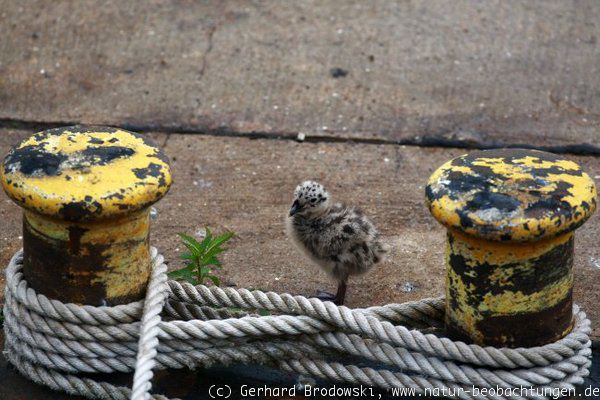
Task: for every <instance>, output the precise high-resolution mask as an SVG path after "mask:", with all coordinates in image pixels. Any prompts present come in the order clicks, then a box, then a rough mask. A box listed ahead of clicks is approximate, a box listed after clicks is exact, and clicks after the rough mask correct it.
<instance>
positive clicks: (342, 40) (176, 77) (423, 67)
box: [0, 0, 600, 152]
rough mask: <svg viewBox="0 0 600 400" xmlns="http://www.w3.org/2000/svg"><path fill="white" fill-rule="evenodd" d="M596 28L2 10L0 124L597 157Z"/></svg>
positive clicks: (164, 10) (319, 8)
mask: <svg viewBox="0 0 600 400" xmlns="http://www.w3.org/2000/svg"><path fill="white" fill-rule="evenodd" d="M599 13H600V3H598V2H595V1H593V0H583V1H578V2H576V3H571V2H563V1H558V0H556V1H513V2H504V1H493V2H491V1H490V2H483V3H482V2H473V1H467V0H463V1H451V0H444V1H441V0H438V1H433V2H413V1H402V2H398V1H375V2H359V1H356V2H344V3H343V4H340V3H339V2H337V1H325V2H323V1H305V2H294V3H290V2H258V3H253V4H251V3H248V2H240V1H228V2H216V1H215V2H185V3H181V2H175V1H173V2H163V1H151V2H121V1H109V2H97V3H89V2H85V3H84V2H74V1H58V2H44V1H34V0H28V1H19V2H14V1H12V2H11V1H3V2H2V7H0V19H1V21H2V23H1V24H0V35H1V36H2V38H3V40H2V41H1V43H0V76H1V79H0V103H1V104H2V107H1V108H0V118H3V119H8V120H26V121H42V122H44V121H45V122H53V121H59V122H60V121H76V122H83V123H99V124H112V125H128V126H130V127H131V126H133V127H138V128H146V129H150V130H152V129H157V130H161V129H162V130H168V129H171V128H173V129H176V130H183V129H185V130H190V131H213V132H225V131H229V132H231V131H233V132H242V133H246V132H252V131H258V132H264V133H268V134H273V135H277V134H292V135H293V134H295V133H297V132H299V131H301V132H305V133H306V134H308V135H325V136H335V137H359V138H378V139H382V140H407V141H410V142H417V143H423V142H424V143H438V142H439V141H440V140H442V141H445V142H449V143H454V144H457V143H459V144H462V145H477V146H481V145H490V144H491V145H495V144H499V143H504V144H506V143H527V144H532V145H538V146H548V145H555V146H561V145H566V144H581V143H591V144H595V145H600V139H599V137H598V134H597V131H598V128H599V126H600V93H599V92H598V90H597V88H598V87H600V73H598V72H599V71H598V57H599V56H600V52H599V49H600V47H599V46H598V40H599V37H600V23H599V21H598V18H597V15H598V14H599ZM7 122H8V121H7V120H5V121H4V124H5V125H6V123H7ZM596 151H597V152H598V151H600V150H598V148H597V149H596Z"/></svg>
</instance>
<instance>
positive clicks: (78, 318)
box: [4, 248, 591, 400]
mask: <svg viewBox="0 0 600 400" xmlns="http://www.w3.org/2000/svg"><path fill="white" fill-rule="evenodd" d="M151 256H152V260H153V270H152V276H151V279H150V282H149V285H148V289H147V292H146V298H145V300H144V301H138V302H134V303H130V304H124V305H119V306H115V307H93V306H87V305H84V306H81V305H76V304H65V303H62V302H60V301H57V300H54V299H49V298H47V297H46V296H44V295H42V294H38V293H36V292H35V291H34V290H33V289H32V288H30V287H29V286H28V284H27V282H26V281H25V280H24V278H23V273H22V264H23V253H22V251H19V252H17V253H16V254H15V255H14V256H13V258H12V259H11V261H10V263H9V265H8V267H7V269H6V289H5V304H4V315H5V322H4V331H5V341H6V343H5V353H6V356H7V358H8V360H9V361H10V362H11V363H12V364H13V365H14V366H15V367H16V368H17V369H18V370H19V371H20V372H21V373H22V374H23V375H25V376H26V377H28V378H29V379H31V380H32V381H34V382H36V383H38V384H42V385H45V386H47V387H49V388H51V389H54V390H58V391H63V392H66V393H68V394H72V395H80V396H85V397H87V398H90V399H115V400H121V399H122V400H126V399H132V400H147V399H155V400H167V398H166V397H164V396H162V395H157V394H153V395H151V394H149V392H150V389H151V383H150V382H151V379H152V376H153V373H152V370H153V369H155V368H158V369H166V368H192V369H194V368H207V367H210V366H213V365H230V364H234V363H261V364H265V365H269V366H273V367H276V368H280V369H282V370H284V371H289V372H294V373H298V374H303V375H312V376H315V377H320V378H325V379H330V380H335V381H339V382H344V383H348V384H362V385H368V386H375V387H379V388H383V389H390V388H394V387H395V388H412V389H414V390H416V393H420V394H425V392H426V389H433V388H437V389H439V390H445V392H446V393H454V394H455V396H454V397H453V398H459V399H465V400H470V399H488V398H492V399H495V400H504V399H508V398H514V399H549V398H550V396H551V394H550V393H553V390H555V389H557V388H561V389H566V390H574V388H575V385H580V384H582V383H583V379H584V377H586V376H587V375H588V374H589V368H590V365H591V341H590V338H589V334H590V332H591V327H590V321H589V319H587V317H586V315H585V313H584V312H583V311H581V310H580V309H579V307H577V306H574V310H573V312H574V318H575V321H574V322H575V324H574V328H573V330H572V332H571V333H569V334H568V335H567V336H566V337H564V338H562V339H560V340H558V341H556V342H554V343H551V344H547V345H545V346H540V347H533V348H516V349H509V348H494V347H482V346H477V345H473V344H466V343H463V342H457V341H452V340H450V339H448V338H446V337H443V331H442V327H443V321H444V299H443V298H428V299H422V300H419V301H411V302H407V303H403V304H388V305H384V306H376V307H369V308H356V309H351V308H348V307H344V306H340V307H338V306H336V305H334V304H333V303H331V302H322V301H320V300H318V299H314V298H311V299H308V298H306V297H303V296H292V295H289V294H277V293H272V292H268V293H265V292H261V291H258V290H254V291H249V290H246V289H233V288H220V287H215V286H211V287H207V286H203V285H200V286H192V285H190V284H188V283H180V282H176V281H169V280H167V274H166V272H167V267H166V265H165V264H164V258H163V257H162V256H161V255H159V254H158V252H157V250H156V249H155V248H151ZM259 310H267V311H268V312H269V313H270V314H271V315H268V316H259V315H258V314H257V312H258V311H259ZM348 356H354V357H361V358H363V359H365V360H369V361H371V362H372V363H373V364H374V365H377V366H378V367H377V368H374V367H364V366H357V365H354V364H352V363H351V362H348V363H343V362H340V360H345V359H350V357H348ZM80 372H84V373H110V372H133V373H134V379H133V386H132V389H131V390H130V389H129V388H127V387H119V386H114V385H112V384H110V383H107V382H97V381H95V380H93V379H90V378H82V377H79V376H77V374H78V373H80ZM474 387H475V388H490V387H494V388H495V387H499V388H514V387H526V388H531V389H532V390H529V391H526V394H525V395H519V396H508V397H507V396H503V395H500V394H494V395H488V396H486V395H482V394H480V393H481V392H479V393H475V392H473V391H472V389H473V388H474Z"/></svg>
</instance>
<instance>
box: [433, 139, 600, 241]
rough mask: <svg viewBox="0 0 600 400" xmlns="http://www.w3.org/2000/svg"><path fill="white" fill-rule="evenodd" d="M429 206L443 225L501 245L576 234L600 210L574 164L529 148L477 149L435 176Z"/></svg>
mask: <svg viewBox="0 0 600 400" xmlns="http://www.w3.org/2000/svg"><path fill="white" fill-rule="evenodd" d="M426 197H427V205H428V207H429V210H430V211H431V213H432V214H433V216H434V217H435V218H436V219H437V220H438V221H439V222H440V223H442V224H443V225H445V226H446V227H448V228H451V229H457V230H459V231H462V232H464V233H466V234H469V235H472V236H476V237H481V238H484V239H488V240H498V241H535V240H540V239H542V238H546V237H552V236H556V235H559V234H562V233H566V232H570V231H572V230H574V229H576V228H578V227H579V226H580V225H582V224H583V223H584V222H585V221H586V220H587V219H588V218H589V217H590V216H591V215H592V214H593V212H594V211H595V209H596V186H595V185H594V181H593V180H592V179H591V178H590V177H589V175H587V174H586V173H585V172H583V171H582V170H581V167H580V166H579V165H578V164H577V163H575V162H573V161H570V160H567V159H565V158H563V157H560V156H558V155H555V154H552V153H546V152H542V151H535V150H524V149H498V150H483V151H474V152H472V153H469V154H465V155H462V156H460V157H458V158H455V159H454V160H451V161H448V162H447V163H445V164H444V165H442V166H441V167H440V168H438V169H437V170H436V171H435V172H434V173H433V174H432V175H431V177H430V178H429V181H428V183H427V187H426Z"/></svg>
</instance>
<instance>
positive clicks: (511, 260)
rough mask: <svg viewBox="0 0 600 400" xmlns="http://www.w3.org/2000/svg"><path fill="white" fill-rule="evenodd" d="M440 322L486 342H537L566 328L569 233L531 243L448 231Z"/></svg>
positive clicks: (570, 261) (554, 337)
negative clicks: (444, 298) (444, 299)
mask: <svg viewBox="0 0 600 400" xmlns="http://www.w3.org/2000/svg"><path fill="white" fill-rule="evenodd" d="M447 258H448V260H447V264H448V275H447V285H446V290H447V298H448V304H447V312H446V326H447V329H448V331H449V332H450V333H452V334H454V335H455V337H456V338H460V339H465V338H470V340H471V341H473V342H475V343H477V344H481V345H490V346H500V347H503V346H508V347H515V346H525V347H530V346H538V345H542V344H545V343H550V342H553V341H555V340H557V339H560V338H561V337H563V336H564V335H566V334H567V333H568V332H569V331H570V330H571V329H572V323H573V321H572V285H573V274H572V264H573V234H572V233H568V234H565V235H562V236H559V237H557V238H551V239H547V240H543V241H539V242H532V243H511V242H494V241H488V240H483V239H478V238H473V237H470V236H468V235H465V234H463V233H459V232H455V231H449V233H448V253H447Z"/></svg>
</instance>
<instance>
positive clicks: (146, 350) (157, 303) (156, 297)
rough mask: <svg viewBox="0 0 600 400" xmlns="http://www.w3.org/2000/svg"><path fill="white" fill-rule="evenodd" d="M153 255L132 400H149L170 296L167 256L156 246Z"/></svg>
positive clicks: (152, 251)
mask: <svg viewBox="0 0 600 400" xmlns="http://www.w3.org/2000/svg"><path fill="white" fill-rule="evenodd" d="M151 257H152V259H153V263H154V265H155V267H154V268H153V269H152V276H151V278H150V282H149V284H148V289H147V291H146V299H145V301H144V311H143V315H142V326H141V328H140V341H139V345H138V354H137V362H136V364H135V373H134V375H133V386H132V390H131V400H148V399H149V398H150V395H149V394H148V392H149V391H150V388H151V387H152V384H151V383H150V380H151V379H152V376H153V374H152V368H154V366H155V364H156V362H155V358H156V355H157V351H156V348H157V347H158V333H159V327H158V324H159V323H160V321H161V316H160V313H161V311H162V308H163V304H164V302H165V300H166V298H167V290H166V289H167V266H166V265H165V264H164V262H163V261H164V258H163V256H161V255H158V252H157V250H156V249H155V248H152V250H151Z"/></svg>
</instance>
